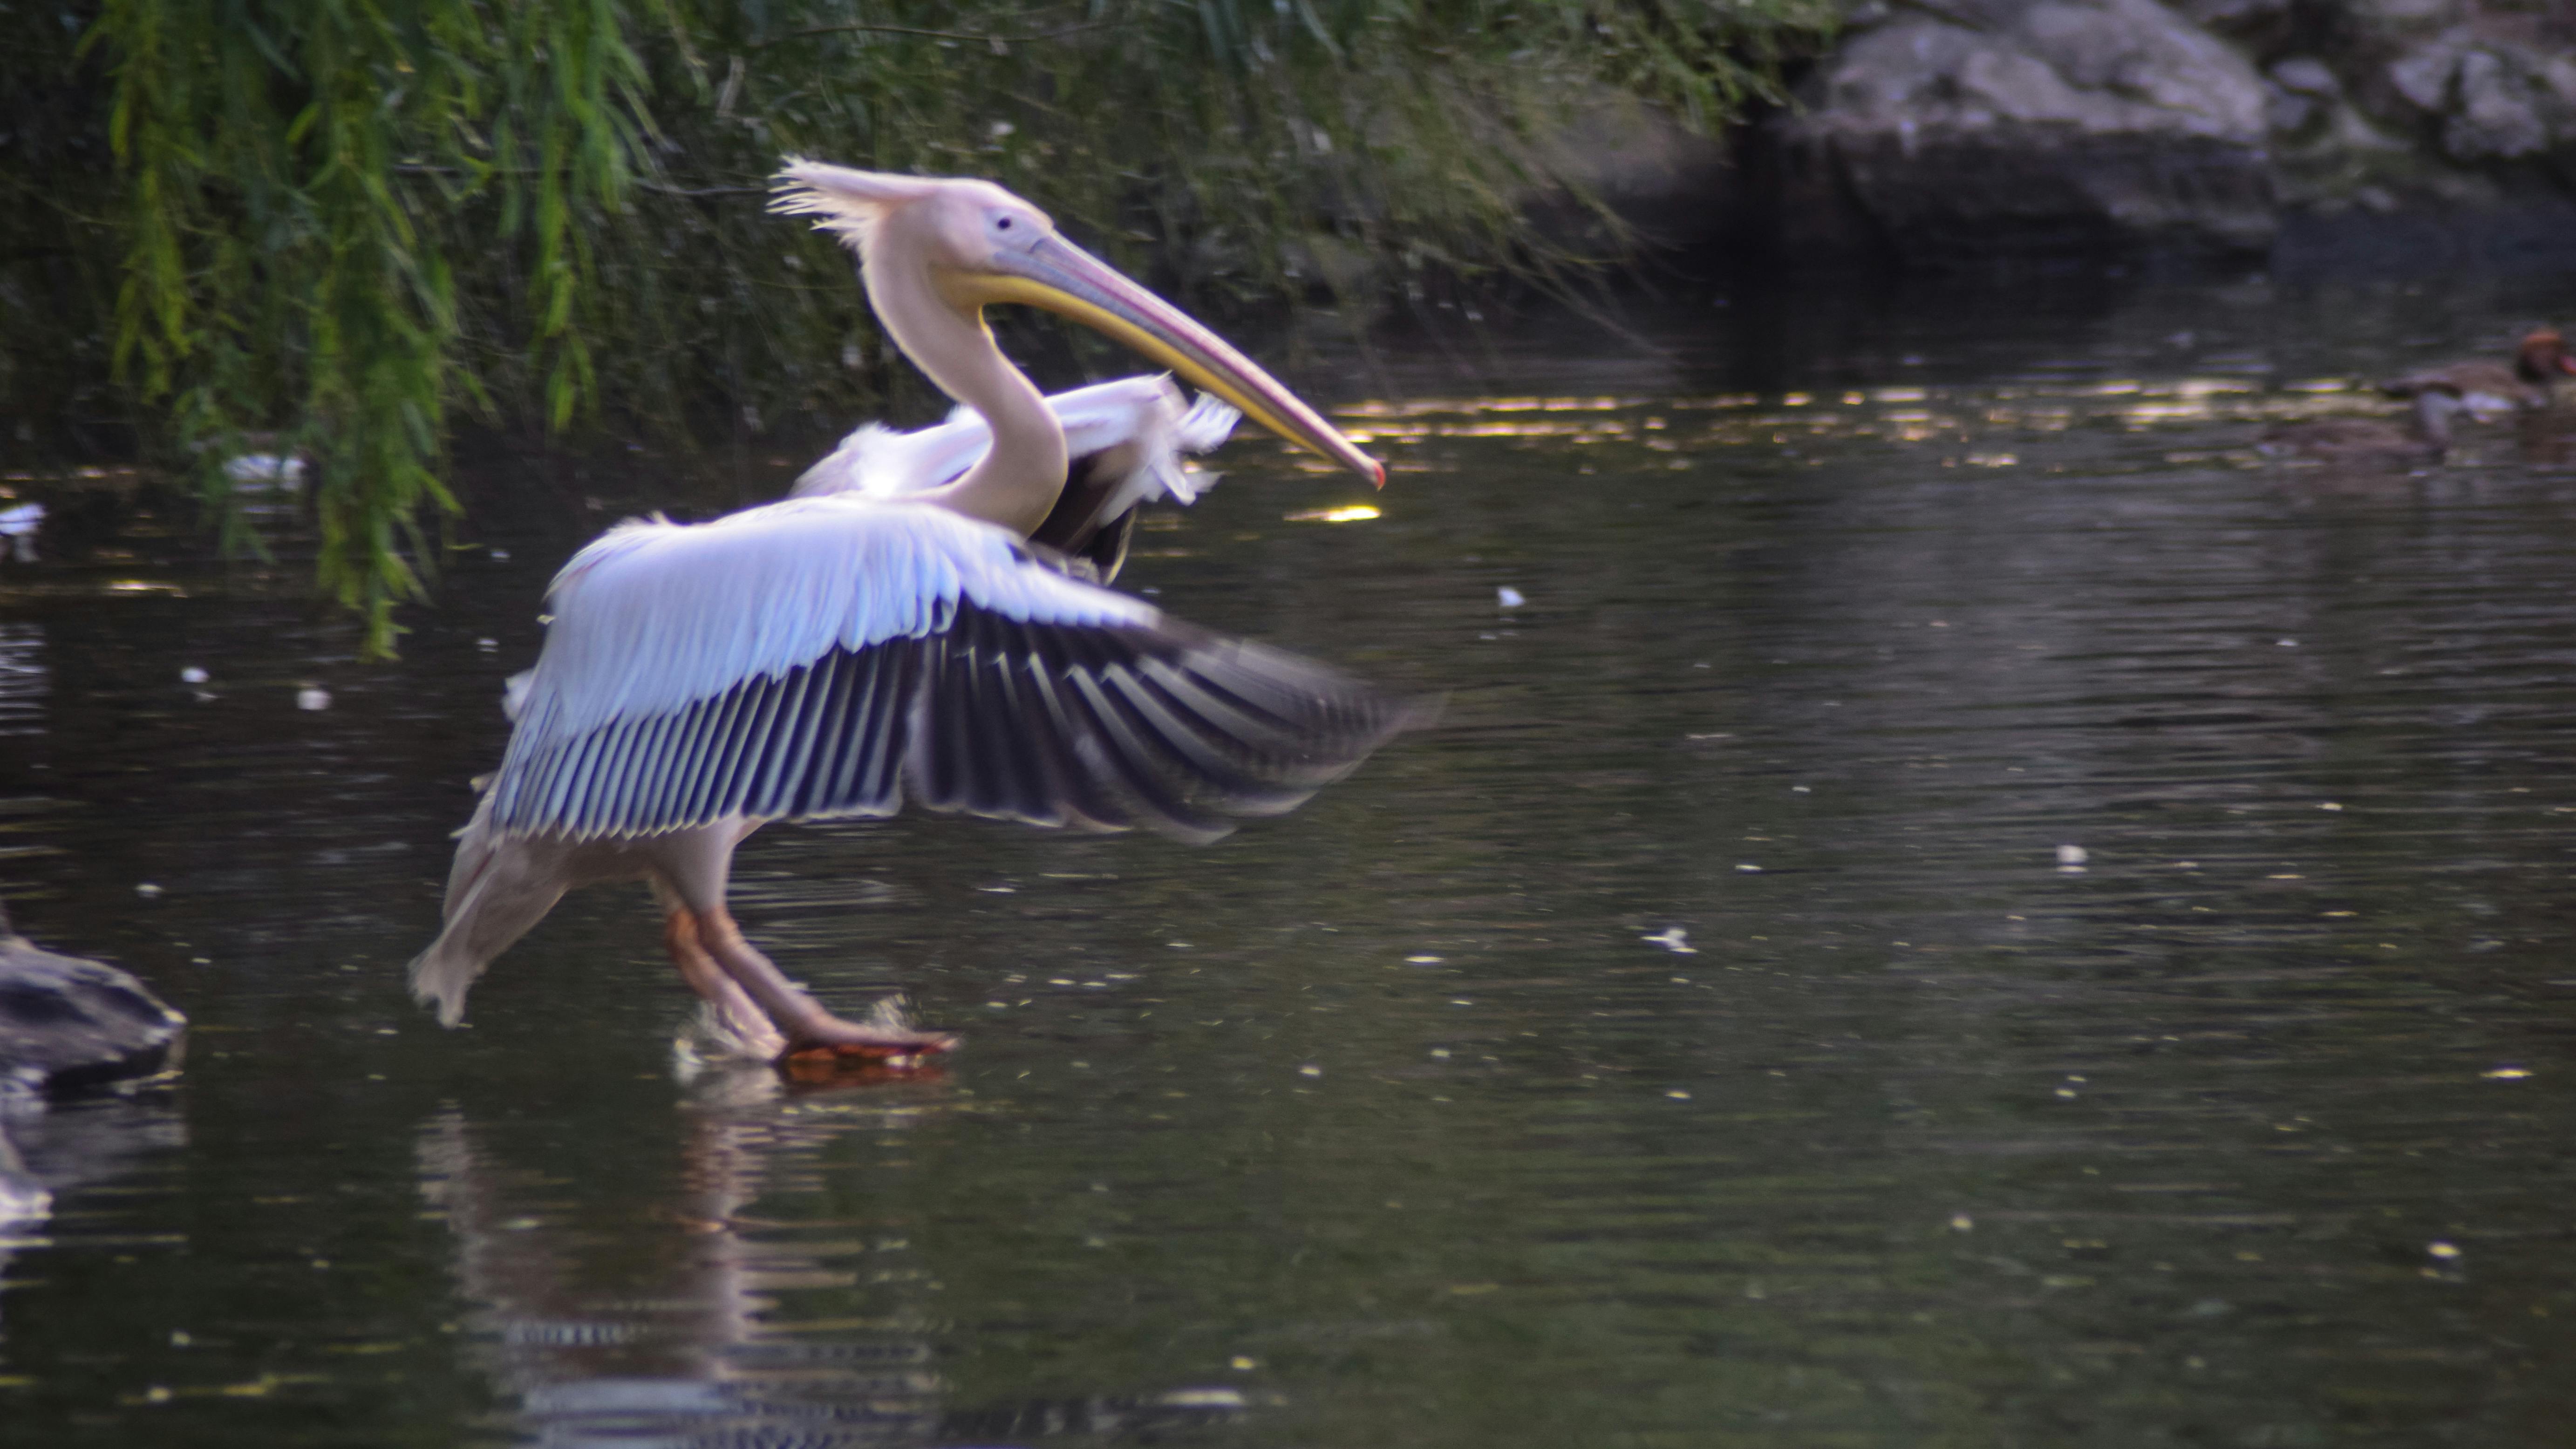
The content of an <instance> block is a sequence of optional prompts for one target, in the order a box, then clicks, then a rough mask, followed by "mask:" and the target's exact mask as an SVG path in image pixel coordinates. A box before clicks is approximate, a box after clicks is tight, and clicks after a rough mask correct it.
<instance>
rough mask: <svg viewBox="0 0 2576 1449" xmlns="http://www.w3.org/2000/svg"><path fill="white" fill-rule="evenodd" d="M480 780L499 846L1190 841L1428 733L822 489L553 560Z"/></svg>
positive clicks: (1233, 646)
mask: <svg viewBox="0 0 2576 1449" xmlns="http://www.w3.org/2000/svg"><path fill="white" fill-rule="evenodd" d="M552 597H553V606H554V610H555V616H556V617H555V620H554V622H553V624H552V625H551V626H550V627H549V629H548V633H547V638H546V647H545V650H544V653H543V654H542V656H541V657H540V658H539V660H538V662H537V668H536V670H535V672H534V675H533V677H531V678H530V679H529V681H528V685H527V689H526V691H525V693H524V695H523V697H522V698H521V700H520V704H519V714H518V723H517V728H516V730H515V732H514V733H513V734H512V735H511V738H510V748H509V753H508V755H507V756H506V758H505V759H504V760H503V762H502V766H501V772H500V775H499V777H498V778H497V779H496V780H495V781H494V782H493V786H492V792H493V793H492V809H493V819H494V822H495V824H496V825H498V826H499V827H500V828H501V829H502V830H504V831H507V832H510V833H531V834H533V833H544V834H556V835H564V836H569V837H573V838H577V839H581V838H593V837H599V836H634V835H649V834H655V833H658V832H661V831H666V830H676V829H681V828H685V827H690V826H698V825H705V824H708V823H711V822H713V821H716V820H720V819H724V818H727V817H743V818H749V819H756V820H777V819H821V818H828V817H833V816H846V815H888V814H892V813H894V812H895V811H896V810H898V809H900V808H902V806H903V804H904V801H905V800H906V798H907V797H909V798H910V799H912V800H913V801H915V802H916V803H918V804H921V805H923V806H925V807H927V808H929V809H933V810H952V811H964V812H967V813H970V814H976V815H990V816H1001V817H1006V818H1010V819H1016V820H1025V821H1029V822H1031V823H1033V824H1039V825H1059V826H1076V827H1082V828H1089V829H1103V830H1118V829H1126V828H1129V827H1132V826H1146V827H1150V828H1153V829H1156V830H1160V831H1163V832H1165V833H1167V834H1172V835H1176V836H1180V837H1183V838H1186V839H1194V840H1205V839H1213V838H1214V837H1216V836H1219V835H1222V834H1224V833H1225V832H1226V831H1227V830H1230V829H1232V828H1233V822H1234V820H1235V819H1237V818H1239V817H1244V816H1256V815H1272V814H1278V813H1280V812H1282V811H1285V810H1288V809H1291V808H1293V807H1294V806H1296V805H1297V804H1298V803H1299V802H1301V801H1303V800H1304V799H1305V798H1306V797H1307V796H1309V795H1311V794H1313V793H1314V792H1315V791H1316V790H1318V789H1320V788H1322V787H1323V786H1324V785H1326V784H1328V783H1330V782H1331V781H1332V780H1334V779H1336V778H1338V777H1340V776H1341V775H1343V774H1345V773H1347V772H1348V771H1350V770H1351V769H1352V768H1353V767H1354V766H1356V765H1357V764H1358V763H1359V762H1360V761H1361V760H1362V759H1364V758H1365V757H1366V756H1367V755H1368V753H1369V752H1370V751H1371V750H1373V749H1375V748H1376V747H1377V745H1378V744H1380V743H1381V742H1383V741H1384V740H1385V739H1386V738H1388V737H1389V736H1390V735H1393V734H1394V733H1396V732H1397V731H1400V730H1403V729H1406V728H1408V727H1413V726H1418V725H1420V724H1422V723H1425V722H1427V719H1428V711H1427V709H1426V708H1425V707H1424V706H1423V705H1422V704H1420V703H1419V702H1416V701H1408V700H1404V699H1399V698H1395V697H1391V696H1388V695H1385V694H1381V693H1379V692H1377V691H1375V690H1373V689H1371V688H1369V687H1368V686H1366V685H1364V684H1362V683H1360V682H1358V681H1356V680H1353V679H1351V678H1349V677H1347V676H1345V675H1342V674H1340V673H1338V672H1336V671H1334V670H1331V669H1328V668H1326V667H1324V666H1322V665H1319V664H1315V663H1312V662H1310V661H1307V660H1304V659H1300V658H1298V657H1296V656H1295V655H1291V654H1287V653H1283V652H1281V651H1278V650H1274V649H1267V648H1264V647H1262V646H1260V645H1257V644H1251V643H1247V642H1244V641H1242V640H1237V639H1229V638H1225V637H1222V636H1220V635H1216V634H1212V633H1209V632H1207V631H1205V630H1201V629H1198V628H1195V627H1193V626H1191V625H1188V624H1184V623H1181V622H1180V621H1178V620H1174V619H1170V618H1167V617H1166V616H1164V615H1163V614H1162V613H1161V611H1159V610H1157V609H1155V608H1153V607H1152V606H1151V605H1149V604H1146V603H1144V602H1143V601H1141V600H1138V599H1134V598H1131V597H1128V596H1127V595H1124V594H1119V593H1114V592H1112V591H1110V590H1108V589H1103V588H1099V587H1097V586H1095V585H1092V584H1088V583H1084V582H1082V581H1080V580H1078V579H1075V578H1072V577H1069V576H1067V575H1066V574H1064V573H1063V572H1061V571H1059V570H1058V569H1057V568H1055V567H1053V566H1051V565H1050V564H1049V563H1047V562H1046V561H1044V560H1043V559H1042V558H1041V557H1040V556H1039V555H1038V554H1037V553H1035V552H1033V551H1032V550H1031V549H1029V548H1028V547H1027V546H1025V545H1023V544H1021V543H1020V542H1019V541H1018V540H1017V539H1016V538H1014V537H1013V536H1012V535H1011V534H1010V533H1009V532H1008V531H1006V530H1004V529H1000V528H996V527H993V526H992V525H989V524H985V523H980V522H977V521H975V520H972V519H968V518H964V517H961V516H959V515H957V514H953V513H950V512H948V511H946V510H944V509H940V508H936V507H932V506H929V505H926V504H913V503H901V502H888V501H883V500H878V499H871V498H863V497H852V496H846V495H844V496H835V497H823V498H806V499H796V500H791V501H789V502H786V503H780V504H773V505H771V506H769V507H766V508H757V509H753V510H750V511H749V512H746V513H739V514H735V515H733V516H731V517H728V518H723V519H719V520H717V521H715V522H713V523H706V524H698V525H679V524H672V523H665V522H649V523H629V524H626V525H623V526H621V527H619V528H617V529H615V530H613V531H612V532H610V533H609V534H607V535H606V536H605V537H603V538H601V539H600V540H599V541H598V542H596V543H593V544H592V545H591V546H590V547H588V548H586V549H584V550H582V551H581V553H579V554H578V555H576V556H574V558H573V560H572V562H570V563H569V564H567V565H565V567H564V570H563V572H562V573H561V574H560V575H558V576H557V578H556V580H555V584H554V589H553V595H552Z"/></svg>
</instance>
